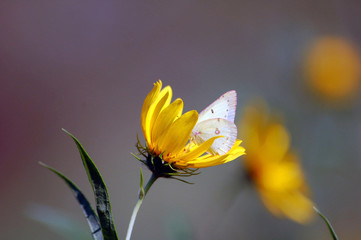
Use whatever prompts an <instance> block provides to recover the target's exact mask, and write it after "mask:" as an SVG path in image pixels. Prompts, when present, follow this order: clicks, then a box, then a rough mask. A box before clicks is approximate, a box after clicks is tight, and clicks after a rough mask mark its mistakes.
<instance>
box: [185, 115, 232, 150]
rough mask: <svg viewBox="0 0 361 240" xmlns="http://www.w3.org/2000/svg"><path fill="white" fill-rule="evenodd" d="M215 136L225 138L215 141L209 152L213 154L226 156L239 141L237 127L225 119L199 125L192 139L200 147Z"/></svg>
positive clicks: (209, 120) (207, 121)
mask: <svg viewBox="0 0 361 240" xmlns="http://www.w3.org/2000/svg"><path fill="white" fill-rule="evenodd" d="M215 136H223V137H221V138H218V139H216V140H215V141H214V143H213V144H212V146H211V148H210V149H209V150H208V152H209V153H211V154H214V155H215V154H218V155H223V154H226V153H227V152H228V151H229V150H230V149H231V148H232V147H233V145H234V143H235V141H236V139H237V126H236V125H235V124H234V123H233V122H231V121H229V120H227V119H224V118H213V119H208V120H205V121H202V122H199V123H197V125H196V126H195V127H194V129H193V131H192V139H193V141H194V142H195V143H196V144H197V145H200V144H202V143H203V142H205V141H207V140H208V139H210V138H212V137H215Z"/></svg>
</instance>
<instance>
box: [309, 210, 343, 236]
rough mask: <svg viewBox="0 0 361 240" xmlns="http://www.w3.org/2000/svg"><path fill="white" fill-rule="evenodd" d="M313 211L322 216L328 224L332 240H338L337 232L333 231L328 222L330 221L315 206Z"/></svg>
mask: <svg viewBox="0 0 361 240" xmlns="http://www.w3.org/2000/svg"><path fill="white" fill-rule="evenodd" d="M313 209H314V210H315V211H316V212H317V213H318V215H320V217H321V218H322V219H323V221H325V223H326V224H327V227H328V230H330V233H331V236H332V238H333V239H334V240H338V238H337V235H336V233H335V230H334V229H333V227H332V225H331V223H330V222H329V221H328V219H327V218H326V217H325V216H324V215H323V214H322V213H321V212H320V210H318V209H317V208H316V207H315V206H313Z"/></svg>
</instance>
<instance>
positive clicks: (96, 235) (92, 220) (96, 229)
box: [39, 162, 103, 240]
mask: <svg viewBox="0 0 361 240" xmlns="http://www.w3.org/2000/svg"><path fill="white" fill-rule="evenodd" d="M39 164H40V165H42V166H43V167H46V168H47V169H49V170H50V171H52V172H53V173H55V174H56V175H58V176H59V177H60V178H61V179H63V180H64V182H65V183H66V184H67V185H68V186H69V188H70V189H71V191H72V192H73V194H74V196H75V198H76V199H77V200H78V203H79V204H80V206H81V208H82V210H83V214H84V216H85V218H86V220H87V222H88V225H89V227H90V230H91V233H92V236H93V239H94V240H103V235H102V233H101V231H100V230H101V227H100V224H99V219H98V216H97V215H96V214H95V212H94V210H93V208H92V207H91V205H90V203H89V201H88V200H87V199H86V197H85V196H84V194H83V193H82V192H81V191H80V189H79V188H78V187H77V186H76V185H75V184H74V183H73V182H72V181H71V180H70V179H69V178H67V177H66V176H64V175H63V174H62V173H60V172H58V171H57V170H55V169H54V168H52V167H50V166H48V165H46V164H44V163H42V162H39Z"/></svg>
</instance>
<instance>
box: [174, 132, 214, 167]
mask: <svg viewBox="0 0 361 240" xmlns="http://www.w3.org/2000/svg"><path fill="white" fill-rule="evenodd" d="M220 137H221V136H216V137H212V138H210V139H208V140H207V141H205V142H204V143H202V144H201V145H199V146H198V145H196V146H195V147H193V148H192V149H191V150H190V151H189V152H187V153H186V154H183V155H180V156H178V157H175V158H173V159H172V162H177V161H181V162H188V161H191V160H193V159H195V158H197V157H199V156H200V155H202V154H203V153H205V152H206V151H208V149H209V148H210V147H211V146H212V144H213V142H214V140H216V139H217V138H220ZM184 151H187V148H184ZM180 154H182V153H180Z"/></svg>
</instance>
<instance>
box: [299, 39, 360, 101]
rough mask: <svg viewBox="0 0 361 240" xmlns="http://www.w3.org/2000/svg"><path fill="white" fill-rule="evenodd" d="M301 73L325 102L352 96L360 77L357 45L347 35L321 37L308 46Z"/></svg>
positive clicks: (357, 86) (346, 98)
mask: <svg viewBox="0 0 361 240" xmlns="http://www.w3.org/2000/svg"><path fill="white" fill-rule="evenodd" d="M305 60H306V61H305V75H306V77H307V81H308V84H309V86H310V87H311V88H312V90H313V91H314V92H315V93H316V94H318V95H319V96H320V97H322V98H323V99H325V100H327V101H329V102H331V103H332V102H336V101H341V100H348V99H350V98H352V97H353V96H355V94H356V92H357V90H358V88H359V85H360V81H361V68H360V66H361V60H360V55H359V52H358V49H357V48H356V47H355V46H354V45H353V44H352V43H351V42H350V41H348V40H347V39H344V38H342V37H336V36H329V37H322V38H319V39H317V40H316V41H315V42H313V44H312V45H311V46H310V49H309V51H308V53H307V57H306V59H305Z"/></svg>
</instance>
